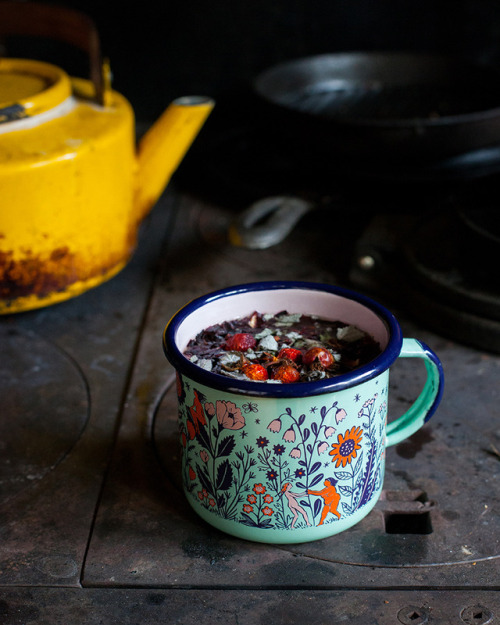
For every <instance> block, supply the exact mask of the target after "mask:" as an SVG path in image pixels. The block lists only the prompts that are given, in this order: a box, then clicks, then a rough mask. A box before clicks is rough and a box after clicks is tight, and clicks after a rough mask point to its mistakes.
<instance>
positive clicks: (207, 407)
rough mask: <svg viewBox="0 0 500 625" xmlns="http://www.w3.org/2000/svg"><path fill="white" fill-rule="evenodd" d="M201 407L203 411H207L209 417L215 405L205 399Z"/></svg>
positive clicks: (213, 411)
mask: <svg viewBox="0 0 500 625" xmlns="http://www.w3.org/2000/svg"><path fill="white" fill-rule="evenodd" d="M203 408H205V412H206V413H207V415H208V416H209V417H213V416H214V414H215V406H214V405H213V404H212V402H209V401H207V402H206V403H205V404H203Z"/></svg>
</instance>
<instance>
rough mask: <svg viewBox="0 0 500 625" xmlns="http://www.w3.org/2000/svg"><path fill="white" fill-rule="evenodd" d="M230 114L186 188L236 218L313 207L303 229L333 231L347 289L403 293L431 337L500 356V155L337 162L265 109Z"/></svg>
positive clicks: (194, 162)
mask: <svg viewBox="0 0 500 625" xmlns="http://www.w3.org/2000/svg"><path fill="white" fill-rule="evenodd" d="M229 109H230V113H231V114H229V111H228V110H226V109H223V111H222V114H221V115H220V117H215V121H214V123H213V125H211V126H209V128H208V130H207V134H206V135H205V136H204V141H203V142H201V143H200V144H199V146H198V149H195V150H193V152H192V153H191V154H190V155H189V156H188V158H187V159H186V162H185V163H184V164H183V166H182V167H181V170H180V172H179V175H178V181H179V184H180V185H181V187H184V186H185V187H186V188H187V189H188V190H189V191H190V192H194V193H196V194H197V195H198V196H199V197H203V198H205V200H207V201H209V202H214V203H216V204H220V205H222V206H225V207H227V208H228V209H230V210H232V211H234V218H235V220H236V221H237V220H238V217H239V215H241V214H242V213H244V212H246V211H247V209H248V207H249V206H250V205H252V204H253V203H255V202H258V201H260V200H262V198H266V197H276V196H278V197H279V196H287V197H297V198H299V199H301V200H305V201H307V202H308V203H310V204H311V205H313V206H315V207H316V210H314V211H313V212H312V214H309V213H308V214H307V215H306V217H305V218H302V220H301V221H300V226H299V225H298V226H297V227H300V228H303V227H304V225H306V227H307V226H308V224H310V225H312V227H323V228H325V230H327V231H328V230H329V231H330V232H331V236H332V241H335V245H336V246H337V247H338V246H339V245H340V246H341V248H342V261H339V260H338V254H337V260H336V261H335V262H336V270H337V271H339V270H340V266H342V267H343V274H342V279H343V280H345V281H346V282H348V283H350V284H351V285H352V286H354V287H356V286H361V287H363V288H366V289H369V290H370V291H371V292H373V293H374V294H378V293H384V294H385V296H390V295H391V293H397V298H396V303H397V305H399V306H402V307H403V308H404V309H405V312H407V313H409V314H411V315H413V316H414V317H415V318H416V319H418V320H419V321H420V322H422V323H424V324H425V325H427V326H429V327H430V328H432V329H434V330H436V331H438V332H441V333H443V334H445V335H447V336H449V337H451V338H453V339H457V340H459V341H462V342H464V343H466V344H469V345H472V346H475V347H478V348H480V349H486V350H490V351H493V352H494V353H500V279H499V277H498V272H497V271H496V266H497V264H498V263H497V259H498V253H499V251H500V230H499V226H498V223H500V220H499V219H498V210H499V209H498V206H497V205H498V202H496V201H495V198H496V197H498V195H500V146H492V147H490V148H485V149H482V150H478V151H475V152H471V153H468V154H462V155H457V156H456V157H452V158H448V159H446V160H441V161H436V162H431V163H426V164H422V163H420V164H418V165H414V166H410V165H409V164H408V163H406V162H404V161H403V162H402V163H400V164H398V163H390V164H389V163H384V162H377V163H375V162H359V161H356V162H354V161H347V160H346V159H343V160H339V158H338V157H337V156H336V154H335V153H334V152H331V151H329V150H328V146H322V147H321V148H320V147H318V148H317V149H313V148H311V146H310V145H307V146H305V145H304V144H301V143H300V142H299V140H298V139H297V137H295V136H283V133H282V129H281V126H280V124H279V123H278V121H277V120H276V119H274V118H273V117H271V116H270V113H269V111H268V110H267V109H265V108H259V107H258V106H256V107H255V108H254V109H250V110H253V113H252V114H251V115H249V114H248V113H246V114H243V113H242V112H241V111H239V109H238V108H237V107H235V106H234V105H233V106H230V107H229ZM478 213H480V217H481V225H480V227H479V228H478V227H475V225H474V227H472V226H471V222H473V221H474V220H475V219H477V215H478ZM482 222H484V224H483V223H482ZM258 223H259V225H260V221H259V222H258ZM238 227H240V224H238ZM339 230H340V232H341V235H342V236H341V239H342V241H341V242H340V241H339V237H338V236H337V232H338V231H339ZM485 236H486V237H487V240H486V239H485ZM240 238H243V239H246V236H243V237H240Z"/></svg>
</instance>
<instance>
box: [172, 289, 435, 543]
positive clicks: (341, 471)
mask: <svg viewBox="0 0 500 625" xmlns="http://www.w3.org/2000/svg"><path fill="white" fill-rule="evenodd" d="M283 310H287V311H288V312H290V313H302V314H306V315H316V316H318V317H320V318H323V319H329V320H340V321H343V322H345V323H348V324H352V325H355V326H357V327H359V328H361V329H362V330H364V331H365V332H368V333H369V334H370V335H371V336H373V338H375V340H376V341H377V342H378V343H379V345H380V347H381V353H380V355H379V356H377V357H376V358H375V359H374V360H372V361H371V362H370V363H368V364H366V365H364V366H361V367H359V368H358V369H355V370H354V371H352V372H350V373H348V374H342V375H339V376H337V377H333V378H329V379H323V380H319V381H314V382H302V383H293V384H269V383H266V382H255V381H250V380H249V381H246V380H240V379H232V378H229V377H226V376H223V375H220V374H217V373H212V372H210V371H207V370H205V369H203V368H201V367H199V366H197V365H196V364H194V363H193V362H190V361H189V360H188V359H187V358H186V357H185V356H184V355H183V351H184V350H185V348H186V346H187V344H188V342H189V341H190V339H192V338H194V337H195V336H196V335H197V334H198V333H199V332H200V331H201V330H203V329H205V328H207V327H209V326H211V325H214V324H217V323H220V322H222V321H225V320H232V319H236V318H240V317H244V316H246V315H249V314H252V313H253V312H254V311H258V312H261V313H273V314H276V313H277V312H280V311H283ZM163 345H164V350H165V354H166V356H167V358H168V360H169V361H170V363H171V364H172V365H173V366H174V367H175V369H176V371H177V382H178V384H177V388H178V398H179V433H180V440H181V445H182V460H181V462H182V477H183V485H184V491H185V495H186V497H187V500H188V501H189V503H190V504H191V506H192V507H193V509H194V510H195V511H196V512H197V513H198V515H199V516H200V517H201V518H202V519H204V520H205V521H206V522H208V523H210V524H211V525H213V526H214V527H216V528H218V529H219V530H222V531H223V532H226V533H228V534H231V535H233V536H237V537H239V538H244V539H247V540H252V541H257V542H264V543H300V542H307V541H312V540H318V539H322V538H326V537H328V536H332V535H333V534H337V533H339V532H342V531H344V530H346V529H348V528H349V527H352V526H353V525H355V524H356V523H358V522H359V521H360V520H361V519H362V518H364V517H365V516H366V515H367V514H368V513H369V512H370V510H371V509H372V508H373V506H374V505H375V504H376V502H377V500H378V498H379V496H380V493H381V491H382V486H383V480H384V470H385V450H386V447H388V446H391V445H394V444H396V443H399V442H400V441H402V440H404V439H406V438H407V437H409V436H411V435H412V434H413V433H414V432H416V431H417V430H418V429H419V428H421V427H422V426H423V425H424V423H425V422H426V421H428V420H429V419H430V417H431V416H432V414H433V413H434V412H435V410H436V408H437V407H438V405H439V402H440V400H441V397H442V392H443V381H444V378H443V370H442V366H441V363H440V361H439V358H438V357H437V356H436V354H435V353H434V352H433V351H432V350H431V349H430V348H429V347H427V346H426V345H425V344H423V343H421V342H420V341H418V340H416V339H411V338H405V339H403V338H402V333H401V328H400V326H399V324H398V322H397V320H396V319H395V317H394V316H393V315H392V314H391V313H390V312H389V311H388V310H387V309H386V308H385V307H383V306H381V305H380V304H379V303H377V302H375V301H374V300H372V299H370V298H367V297H365V296H363V295H361V294H359V293H355V292H353V291H350V290H347V289H343V288H339V287H335V286H331V285H326V284H316V283H310V282H257V283H252V284H244V285H238V286H234V287H230V288H228V289H223V290H220V291H216V292H213V293H210V294H208V295H206V296H203V297H200V298H198V299H195V300H193V301H192V302H190V303H188V304H187V305H186V306H184V307H183V308H182V309H181V310H180V311H179V312H177V314H176V315H174V317H173V318H172V319H171V320H170V322H169V323H168V324H167V326H166V328H165V332H164V336H163ZM397 358H420V359H422V360H423V361H424V363H425V368H426V380H425V383H424V386H423V389H422V390H421V392H420V395H419V396H418V398H417V399H416V400H415V402H414V403H413V405H412V406H411V407H410V408H409V409H408V410H407V411H406V412H405V413H404V414H403V415H401V416H400V417H399V418H397V419H396V420H394V421H391V422H390V423H389V424H388V423H387V405H388V400H389V398H388V388H389V369H390V366H391V365H392V364H393V363H394V362H395V361H396V359H397Z"/></svg>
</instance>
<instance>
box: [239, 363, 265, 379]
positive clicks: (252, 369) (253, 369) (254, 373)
mask: <svg viewBox="0 0 500 625" xmlns="http://www.w3.org/2000/svg"><path fill="white" fill-rule="evenodd" d="M243 373H244V374H245V375H246V376H247V378H250V379H251V380H267V379H268V378H269V376H268V374H267V369H266V368H265V367H263V366H262V365H243Z"/></svg>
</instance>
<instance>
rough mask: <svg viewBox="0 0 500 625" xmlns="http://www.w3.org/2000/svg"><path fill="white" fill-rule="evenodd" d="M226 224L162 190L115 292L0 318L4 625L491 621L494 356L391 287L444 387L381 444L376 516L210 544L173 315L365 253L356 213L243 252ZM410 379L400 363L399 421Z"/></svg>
mask: <svg viewBox="0 0 500 625" xmlns="http://www.w3.org/2000/svg"><path fill="white" fill-rule="evenodd" d="M235 212H236V211H235V208H234V207H233V206H226V205H224V204H221V203H216V202H213V201H207V200H202V199H200V197H199V196H197V195H196V194H193V193H187V192H185V191H181V190H180V189H179V187H178V188H177V189H175V187H174V186H173V187H171V188H170V189H169V190H168V191H167V193H166V194H165V195H164V197H163V198H162V200H161V201H160V203H159V204H158V205H157V207H156V208H155V209H154V211H153V213H152V214H151V215H150V217H148V218H147V220H146V221H145V223H144V226H143V228H142V230H141V237H140V245H139V249H138V251H137V253H136V255H135V256H134V258H133V260H132V262H131V263H130V264H129V266H128V267H127V268H125V269H124V270H123V271H122V272H121V273H120V274H119V275H118V276H116V277H115V278H114V279H113V280H111V281H110V282H109V283H107V284H104V285H101V286H100V287H98V288H96V289H94V290H93V291H89V292H88V293H86V294H84V295H82V296H80V297H78V298H75V299H74V300H70V301H68V302H65V303H62V304H59V305H57V306H53V307H50V308H47V309H42V310H39V311H34V312H31V313H23V314H20V315H14V316H11V317H3V318H1V319H0V342H1V345H2V360H1V362H0V389H1V394H2V397H3V398H4V400H3V402H2V411H1V413H0V428H1V431H0V445H1V448H2V455H1V457H0V462H1V464H0V466H1V470H2V473H1V486H2V490H1V497H0V519H1V520H0V536H1V538H2V539H1V541H0V614H1V621H2V625H14V624H15V625H18V624H19V623H23V624H24V625H32V624H34V623H37V624H38V623H42V622H43V623H59V622H61V623H67V622H69V621H71V622H76V623H79V624H81V625H94V624H97V623H102V622H106V623H124V624H128V623H130V624H131V625H132V624H133V623H137V622H144V623H145V622H147V623H165V622H172V623H173V622H182V623H185V624H187V625H189V624H191V623H198V622H200V621H204V622H207V623H216V622H220V621H222V620H224V622H228V623H239V624H240V625H241V624H249V625H253V624H257V623H262V622H264V621H266V622H268V621H271V622H279V623H296V622H304V623H306V622H307V623H311V624H312V625H313V624H316V623H317V624H320V623H324V622H325V621H326V620H332V619H333V620H334V621H335V620H337V621H340V620H344V619H345V620H347V619H348V620H349V621H350V622H352V623H359V624H360V625H361V624H362V625H366V623H371V622H376V623H380V624H382V625H383V624H386V623H387V624H393V623H403V624H405V623H409V624H413V625H416V624H420V623H427V622H429V623H440V624H441V623H450V624H451V623H495V622H497V621H498V619H499V617H500V601H499V598H498V587H499V562H500V544H499V540H500V520H499V519H500V510H499V506H500V489H499V480H498V477H499V470H500V452H499V450H500V431H499V426H498V423H497V422H496V421H495V416H496V415H497V414H498V406H497V403H498V401H497V400H498V397H497V388H498V366H499V358H498V357H497V356H495V355H494V354H491V353H490V352H487V351H485V350H482V349H478V348H472V347H468V346H466V345H464V344H463V343H461V342H459V341H456V340H453V339H449V338H446V337H444V336H443V335H442V334H441V333H435V332H434V331H433V330H432V329H429V328H427V327H426V326H424V325H423V324H422V323H420V322H419V321H418V320H416V319H415V318H413V317H412V316H411V315H409V314H408V313H407V311H406V310H404V307H401V306H398V305H394V303H395V302H396V303H397V299H398V298H397V297H396V298H395V297H394V293H392V295H391V298H389V297H387V296H386V294H385V293H384V292H382V291H381V292H380V298H379V299H381V301H382V302H383V303H386V304H390V306H391V308H392V309H393V310H394V312H395V314H396V315H397V317H398V318H399V320H400V322H401V324H402V327H403V331H404V334H405V336H409V337H410V336H411V337H418V338H419V339H422V340H423V341H425V342H426V343H427V344H429V345H430V346H431V347H432V348H433V349H434V350H435V351H436V352H437V353H438V354H439V356H440V358H441V359H442V362H443V366H444V370H445V376H446V388H445V395H444V399H443V402H442V404H441V405H440V407H439V410H438V411H437V413H436V414H435V416H434V417H433V419H432V420H431V421H430V422H429V423H428V424H427V425H426V427H425V428H424V429H422V430H421V431H420V432H419V433H417V434H416V435H414V436H413V437H411V438H410V439H408V440H407V441H405V442H403V443H401V444H399V445H397V446H396V447H394V448H390V449H388V451H387V474H386V480H385V484H384V495H383V497H382V499H381V500H380V502H379V503H378V504H377V506H376V508H375V509H374V510H373V511H372V513H370V515H369V516H368V517H366V519H365V520H364V521H362V522H361V523H360V524H359V525H357V526H355V527H354V528H352V529H351V530H348V531H347V532H345V533H344V534H340V535H338V536H334V537H332V538H329V539H326V540H323V541H320V542H317V543H310V544H307V545H295V546H268V545H264V544H254V543H249V542H245V541H242V540H238V539H234V538H231V537H228V536H225V535H223V534H221V533H219V532H217V531H216V530H214V529H212V528H210V527H209V526H207V525H205V524H204V523H203V522H202V521H201V520H200V519H198V517H197V516H196V515H195V514H194V513H193V512H192V511H191V509H190V508H189V506H188V504H187V503H186V502H185V500H184V496H183V494H182V491H181V488H180V479H179V467H178V448H177V434H176V403H175V402H176V397H175V390H174V375H173V371H172V369H171V367H170V365H169V364H168V363H167V361H166V360H165V358H164V355H163V350H162V347H161V335H162V331H163V328H164V326H165V324H166V322H167V321H168V319H169V318H170V316H171V315H172V314H173V313H174V312H175V311H176V310H177V309H178V308H179V307H180V306H182V305H183V304H184V303H185V302H186V301H188V300H189V299H191V298H193V297H195V296H197V295H200V294H202V293H206V292H208V291H210V290H213V289H217V288H221V287H225V286H228V285H230V284H235V283H240V282H247V281H255V280H259V279H277V278H279V279H304V280H313V281H321V282H331V283H341V284H342V283H345V278H346V277H347V278H348V277H349V276H348V269H349V266H350V263H349V262H344V259H343V254H344V253H345V254H347V253H348V249H349V245H347V244H341V243H339V244H338V245H337V244H335V242H334V244H332V236H331V234H332V232H337V233H338V232H339V231H340V232H349V233H350V234H349V238H350V239H352V244H355V243H356V241H358V242H359V240H360V238H359V232H358V233H357V236H355V231H356V223H357V221H358V219H357V217H353V218H352V219H351V220H349V219H347V220H344V219H342V220H341V222H340V226H339V218H338V216H337V215H334V214H333V213H332V212H331V211H327V210H324V211H323V212H321V211H320V212H319V213H318V214H316V215H315V214H314V213H312V214H311V215H309V216H308V217H307V218H306V219H305V220H304V222H303V223H302V224H301V227H300V228H299V229H296V230H295V231H293V232H292V233H291V234H290V236H289V237H288V238H287V239H286V240H285V241H283V242H282V243H280V244H279V245H277V246H274V247H272V248H270V249H267V250H260V251H255V250H247V249H244V248H237V247H234V246H232V245H230V244H229V243H228V240H227V231H228V227H229V224H230V223H231V221H232V219H233V217H234V215H235ZM321 214H323V216H324V218H325V220H326V223H327V224H328V227H327V228H325V227H323V224H322V225H321V227H318V219H319V216H320V215H321ZM384 217H385V216H384V215H381V216H380V219H381V220H382V218H384ZM404 217H405V216H404V215H403V216H401V215H392V222H398V220H399V219H400V218H401V219H402V220H403V221H404ZM374 219H375V217H374V216H369V218H368V220H367V224H370V225H371V232H374V226H375V225H376V224H375V223H374ZM344 221H346V222H349V223H344ZM382 221H383V220H382ZM351 222H352V223H351ZM393 225H394V223H393ZM379 226H380V228H382V226H383V223H382V222H381V223H379ZM369 231H370V230H369V229H365V228H364V227H363V230H362V232H365V233H367V232H369ZM391 232H394V228H392V229H391ZM377 236H378V235H377ZM375 238H376V237H375ZM377 240H378V239H377ZM385 244H386V245H387V247H388V248H390V247H391V241H390V239H389V238H387V239H385ZM389 251H390V249H389ZM346 272H347V273H346ZM360 289H361V290H366V289H364V287H360ZM388 290H390V289H388ZM390 300H391V301H390ZM421 374H422V375H423V372H421V373H420V372H417V374H415V370H414V368H412V369H411V372H410V370H408V369H407V367H406V366H405V362H401V363H397V366H395V367H394V368H393V372H392V373H391V376H392V377H391V390H390V394H391V403H390V406H389V410H390V415H394V416H395V415H397V414H398V413H400V412H401V411H403V410H405V409H406V407H407V406H408V404H409V403H410V402H411V401H412V399H413V397H414V396H415V394H416V393H417V391H418V389H419V388H420V380H421V378H420V375H421Z"/></svg>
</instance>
